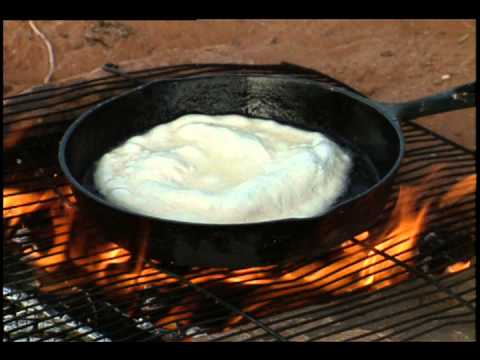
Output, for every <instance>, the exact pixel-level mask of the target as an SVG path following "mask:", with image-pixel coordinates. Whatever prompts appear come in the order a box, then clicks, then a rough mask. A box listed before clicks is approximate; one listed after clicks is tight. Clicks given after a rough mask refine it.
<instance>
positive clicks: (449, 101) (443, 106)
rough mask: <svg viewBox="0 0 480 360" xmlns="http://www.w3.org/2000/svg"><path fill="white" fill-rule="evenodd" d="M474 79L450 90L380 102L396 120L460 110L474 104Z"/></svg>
mask: <svg viewBox="0 0 480 360" xmlns="http://www.w3.org/2000/svg"><path fill="white" fill-rule="evenodd" d="M475 88H476V81H474V82H472V83H469V84H465V85H461V86H457V87H454V88H452V89H450V90H447V91H444V92H441V93H438V94H435V95H431V96H427V97H424V98H421V99H418V100H412V101H407V102H404V103H396V104H395V103H393V104H392V103H380V105H381V107H382V108H383V109H384V110H385V111H386V112H388V113H389V114H390V115H392V116H393V118H394V119H395V120H397V121H404V120H412V119H416V118H419V117H422V116H427V115H433V114H437V113H442V112H448V111H453V110H460V109H465V108H469V107H474V106H475Z"/></svg>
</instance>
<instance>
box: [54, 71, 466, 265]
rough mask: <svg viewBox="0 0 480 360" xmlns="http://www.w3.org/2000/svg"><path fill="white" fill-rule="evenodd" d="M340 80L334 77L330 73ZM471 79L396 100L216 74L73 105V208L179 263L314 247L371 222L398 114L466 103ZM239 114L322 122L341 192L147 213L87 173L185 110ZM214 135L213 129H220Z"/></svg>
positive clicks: (69, 143)
mask: <svg viewBox="0 0 480 360" xmlns="http://www.w3.org/2000/svg"><path fill="white" fill-rule="evenodd" d="M339 84H341V83H339ZM474 88H475V83H471V84H468V85H464V86H460V87H457V88H454V89H452V90H449V91H446V92H443V93H440V94H437V95H434V96H430V97H427V98H424V99H420V100H416V101H410V102H406V103H399V104H386V103H380V102H376V101H373V100H371V99H368V98H366V97H365V96H362V95H361V94H359V93H357V92H355V91H352V90H351V89H350V88H348V87H342V86H334V85H332V83H331V82H322V81H315V80H312V79H306V78H301V77H297V76H292V75H285V74H282V75H280V74H274V75H247V74H222V75H209V76H198V77H190V78H184V79H174V80H171V79H169V80H158V81H154V82H151V83H149V84H145V85H141V86H139V87H137V88H135V89H133V90H132V91H129V92H127V93H125V94H122V95H120V96H117V97H115V98H112V99H109V100H107V101H105V102H103V103H101V104H99V105H97V106H95V107H94V108H92V109H90V110H89V111H87V112H86V113H84V114H83V115H81V116H80V117H79V118H78V119H77V120H76V121H75V122H74V123H73V124H72V125H71V126H70V127H69V128H68V130H67V131H66V133H65V135H64V137H63V139H62V140H61V143H60V148H59V161H60V166H61V168H62V171H63V172H64V173H65V175H66V177H67V179H68V181H69V182H70V183H71V184H72V187H73V191H74V194H75V196H76V199H77V203H78V207H79V208H80V210H81V211H80V213H81V214H82V215H83V216H86V217H87V218H88V219H91V220H93V221H94V222H95V224H96V225H97V234H100V235H101V236H103V237H104V238H105V240H107V241H113V242H116V243H118V244H120V245H121V246H124V247H127V248H129V249H130V250H131V251H134V252H135V251H137V250H138V248H139V247H140V246H141V244H142V243H145V242H146V243H147V244H148V255H147V256H149V257H150V258H151V259H155V260H158V261H160V262H161V263H163V264H175V265H178V266H190V267H191V266H213V267H218V266H220V267H230V268H237V267H250V266H259V265H266V264H274V263H281V262H285V261H289V260H293V259H296V258H300V257H309V256H315V255H318V254H320V253H322V252H325V251H326V250H327V249H328V248H331V247H333V246H336V245H338V244H340V243H341V242H343V241H344V240H346V239H349V238H351V237H352V236H354V235H356V234H358V233H360V232H362V231H364V230H365V229H366V228H368V227H369V226H371V225H373V223H374V222H375V220H376V219H377V218H378V216H379V214H380V213H381V211H382V209H383V208H384V206H385V204H386V202H387V198H388V196H389V195H390V192H391V186H392V180H393V177H394V175H395V173H396V172H397V169H398V167H399V164H400V161H401V159H402V157H403V153H404V138H403V135H402V132H401V129H400V126H399V121H401V120H407V119H413V118H416V117H421V116H425V115H430V114H435V113H439V112H446V111H451V110H457V109H463V108H467V107H472V106H474V103H475V100H474V92H475V89H474ZM191 113H199V114H210V115H217V114H241V115H245V116H249V117H256V118H265V119H273V120H275V121H278V122H281V123H285V124H289V125H292V126H297V127H301V128H304V129H309V130H312V131H321V132H323V133H325V134H326V135H328V136H330V137H331V138H333V139H334V140H335V141H336V142H337V143H339V144H340V145H341V146H343V147H344V148H346V149H347V151H350V152H351V154H352V156H353V157H354V163H355V166H354V170H353V173H352V175H351V181H350V185H349V188H348V191H347V193H346V194H345V195H344V196H342V198H340V199H339V200H338V201H337V202H336V204H335V205H334V206H332V208H331V209H330V210H329V211H328V212H327V213H325V214H324V215H321V216H316V217H312V218H307V219H285V220H277V221H268V222H259V223H248V224H241V225H216V224H197V223H187V222H180V221H172V220H166V219H156V218H151V217H148V216H143V215H138V214H136V213H133V212H130V211H127V210H124V209H121V208H119V207H117V206H115V205H113V204H110V203H109V202H108V201H106V200H105V199H104V198H103V197H102V196H101V195H100V194H99V193H98V192H97V191H96V190H95V187H94V185H93V181H92V171H93V166H94V163H95V162H96V161H97V160H98V159H99V158H100V157H101V156H102V155H103V154H104V153H106V152H108V151H110V150H111V149H112V148H114V147H115V146H117V145H119V144H121V143H122V142H124V141H125V140H127V139H128V138H130V137H131V136H133V135H138V134H141V133H143V132H145V131H147V130H148V129H150V128H152V127H154V126H155V125H158V124H161V123H166V122H169V121H172V120H174V119H176V118H178V117H179V116H181V115H184V114H191ZM219 141H222V139H219Z"/></svg>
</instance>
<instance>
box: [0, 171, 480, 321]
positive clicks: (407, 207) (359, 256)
mask: <svg viewBox="0 0 480 360" xmlns="http://www.w3.org/2000/svg"><path fill="white" fill-rule="evenodd" d="M424 183H426V184H428V181H425V182H424ZM475 189H476V175H472V176H469V177H467V178H465V179H462V180H461V181H460V182H458V183H457V184H455V185H454V186H452V188H451V189H450V190H449V191H448V193H447V194H445V195H444V196H442V197H441V199H440V201H439V206H440V207H442V208H443V207H446V206H449V205H452V204H454V203H455V202H457V201H458V200H460V199H462V198H463V197H465V196H467V195H468V194H470V193H472V192H473V191H475ZM61 191H62V193H63V194H64V195H65V196H70V194H71V191H70V188H69V187H64V188H61ZM422 191H423V189H422V188H421V187H401V188H400V191H399V200H398V202H397V204H396V206H395V207H394V209H393V211H392V215H391V220H390V222H389V223H387V224H386V226H385V228H384V230H383V231H382V232H381V233H380V234H375V235H374V234H372V233H369V232H368V231H365V232H363V233H361V234H358V235H357V236H355V239H354V240H355V241H352V240H347V241H345V242H344V243H343V244H342V245H341V247H340V249H339V250H338V251H337V252H336V253H335V255H334V256H333V257H331V258H328V259H326V260H318V261H315V262H312V263H309V264H307V265H304V266H301V267H299V268H297V269H295V270H292V271H290V272H287V273H284V274H281V275H274V272H273V271H272V270H274V269H275V266H263V267H253V268H248V269H240V270H232V271H228V270H225V269H222V272H214V271H212V270H215V269H209V270H206V271H204V272H200V273H199V274H198V276H196V277H194V278H192V279H191V282H192V283H194V284H205V285H204V286H206V283H208V282H211V281H216V282H220V283H223V284H225V285H226V286H248V287H252V289H253V291H252V292H250V293H249V295H248V298H247V299H245V301H244V305H243V311H245V312H247V313H248V312H255V313H256V314H257V313H261V314H268V313H269V312H270V311H272V309H273V308H274V307H273V306H271V304H272V301H273V300H274V299H275V298H278V297H280V296H286V297H288V298H289V299H293V297H294V296H295V295H296V294H299V293H300V292H303V291H305V290H312V291H313V290H314V291H319V292H321V293H325V294H329V295H333V296H338V295H342V294H346V293H349V292H352V291H358V290H362V289H364V290H376V289H381V288H384V287H387V286H392V285H394V284H396V283H399V282H401V281H403V280H405V279H407V277H408V272H406V271H405V269H404V268H403V267H402V266H401V265H399V264H398V263H397V261H398V262H402V263H403V262H409V261H413V258H414V257H415V256H416V255H417V249H416V243H417V240H418V239H417V238H418V235H419V234H420V233H421V232H422V231H423V229H424V227H425V225H426V216H427V213H428V210H429V208H430V206H431V202H430V201H426V202H424V203H423V204H421V206H420V207H419V210H417V207H416V205H417V204H416V203H417V200H418V198H419V195H420V194H421V192H422ZM3 196H4V210H3V215H4V218H7V224H8V226H7V227H6V228H7V233H8V231H12V229H13V227H14V226H16V225H19V224H20V222H21V216H22V215H24V214H27V213H34V212H37V211H40V210H47V211H48V212H49V213H50V215H51V218H52V229H51V230H50V232H51V233H52V234H51V235H53V246H49V247H48V249H46V250H45V249H36V248H32V247H30V248H25V249H23V250H21V251H22V252H23V254H24V255H25V259H26V260H27V261H29V262H30V263H31V264H33V265H34V266H35V267H37V268H38V269H39V270H41V271H44V272H45V273H47V274H51V275H59V276H62V275H63V274H64V273H65V274H66V273H67V272H65V269H67V268H68V269H70V270H71V268H72V265H73V268H74V270H75V271H77V272H78V273H80V274H82V276H70V277H69V278H68V279H67V280H65V281H64V282H58V281H55V282H53V284H52V285H48V284H44V285H43V287H42V289H41V290H42V291H45V292H49V291H51V292H52V291H53V292H56V291H72V290H71V288H72V285H75V286H82V285H85V284H87V283H95V284H97V285H99V286H102V287H104V288H105V289H106V290H107V291H109V292H111V293H112V294H114V295H128V294H133V293H135V292H137V291H141V290H143V289H145V288H146V287H149V286H153V287H155V286H156V287H162V286H164V285H167V284H172V283H177V280H176V279H175V278H172V277H170V276H168V275H167V274H164V273H162V272H161V271H159V270H157V269H156V268H153V267H151V266H149V265H146V264H145V261H144V258H145V247H146V243H147V238H146V237H145V239H143V241H144V245H145V246H144V247H143V249H142V250H141V251H140V253H139V254H138V255H135V256H133V255H132V254H131V253H130V252H129V251H128V250H126V249H124V248H121V247H120V246H118V245H116V244H113V243H96V242H95V243H93V242H92V241H93V239H94V237H92V238H89V235H88V234H84V235H82V236H81V237H80V238H79V239H77V242H76V243H74V242H73V241H72V236H73V235H72V223H73V222H74V219H75V212H74V211H73V210H72V209H67V208H65V207H63V206H62V202H61V201H60V200H59V199H58V196H57V194H55V192H53V191H50V190H49V191H46V192H32V193H27V194H20V193H19V191H18V189H15V188H6V189H4V192H3ZM10 235H11V234H10ZM42 235H43V237H48V236H50V235H49V233H48V231H47V232H46V233H44V234H42ZM367 240H368V241H369V243H371V244H375V245H374V246H373V247H372V245H365V246H364V245H363V244H362V242H365V241H367ZM380 240H381V242H380ZM92 244H94V246H92ZM365 244H366V243H365ZM87 245H88V246H87ZM44 248H46V247H44ZM469 266H471V261H467V262H462V263H457V264H454V265H452V266H450V267H449V268H448V269H447V271H448V272H449V273H453V272H458V271H462V270H464V269H466V268H468V267H469ZM259 285H268V286H259ZM291 304H296V305H298V304H308V299H304V298H302V299H301V300H292V302H291ZM196 306H197V305H191V306H182V305H178V306H175V307H173V308H172V309H170V311H168V313H167V315H166V316H165V317H163V318H162V319H161V320H159V321H158V324H166V326H167V327H168V328H170V329H175V328H176V324H175V322H176V321H180V322H183V323H188V322H189V320H188V319H189V318H191V316H192V314H194V310H195V309H196ZM240 321H242V317H240V316H233V317H232V318H231V319H230V320H229V321H228V325H227V326H233V325H235V324H238V323H239V322H240ZM168 324H170V325H168Z"/></svg>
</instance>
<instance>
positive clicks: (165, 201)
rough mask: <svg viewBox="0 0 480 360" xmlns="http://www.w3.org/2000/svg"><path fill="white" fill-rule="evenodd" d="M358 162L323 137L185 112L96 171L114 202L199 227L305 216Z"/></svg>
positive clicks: (329, 197) (338, 189)
mask: <svg viewBox="0 0 480 360" xmlns="http://www.w3.org/2000/svg"><path fill="white" fill-rule="evenodd" d="M351 163H352V161H351V159H350V157H349V155H348V154H347V153H345V152H344V151H343V150H342V149H341V148H340V147H339V146H338V145H336V144H335V143H334V142H332V141H330V140H329V139H328V138H326V137H325V136H324V135H322V134H320V133H317V132H309V131H303V130H299V129H296V128H293V127H290V126H285V125H280V124H278V123H276V122H273V121H269V120H259V119H252V118H246V117H243V116H238V115H222V116H206V115H185V116H182V117H180V118H178V119H176V120H175V121H172V122H170V123H167V124H164V125H158V126H156V127H155V128H153V129H151V130H150V131H148V132H147V133H145V134H143V135H141V136H134V137H132V138H130V139H129V140H128V141H126V142H125V143H124V144H123V145H121V146H119V147H117V148H116V149H114V150H112V151H110V152H109V153H107V154H105V155H104V156H103V157H102V158H101V159H100V160H99V162H98V164H97V167H96V169H95V173H94V182H95V186H96V187H97V189H98V190H99V191H100V193H102V194H103V195H104V196H105V197H106V199H108V200H109V201H110V202H112V203H114V204H116V205H118V206H120V207H122V208H126V209H129V210H131V211H134V212H136V213H141V214H144V215H149V216H153V217H159V218H165V219H172V220H180V221H189V222H197V223H216V224H226V223H246V222H260V221H267V220H278V219H282V218H303V217H310V216H314V215H320V214H322V213H324V212H325V211H327V210H328V208H329V207H330V206H331V205H332V204H333V203H334V202H335V200H336V199H337V198H338V197H339V196H340V195H341V194H342V192H343V191H344V190H345V188H346V182H347V177H348V173H349V170H350V168H351Z"/></svg>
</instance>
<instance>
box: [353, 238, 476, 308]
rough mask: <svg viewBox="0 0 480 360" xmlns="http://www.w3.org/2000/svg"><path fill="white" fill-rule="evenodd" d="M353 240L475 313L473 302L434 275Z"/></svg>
mask: <svg viewBox="0 0 480 360" xmlns="http://www.w3.org/2000/svg"><path fill="white" fill-rule="evenodd" d="M352 241H354V242H355V243H357V244H361V245H362V246H365V248H367V249H369V250H370V251H373V252H375V253H376V254H377V255H382V256H384V257H386V258H387V259H389V260H391V261H393V262H395V263H396V264H397V265H399V266H401V267H403V268H405V269H406V270H408V271H409V272H410V273H412V274H414V275H416V276H418V277H420V278H422V279H424V280H425V281H427V282H429V283H430V284H432V285H434V286H435V287H436V288H437V289H438V290H439V291H442V292H446V293H447V294H448V295H450V296H451V297H452V298H454V299H455V300H457V301H459V302H460V303H462V304H463V305H464V306H465V307H467V308H468V309H469V310H470V311H472V312H473V313H475V308H474V307H473V306H472V305H471V303H469V302H467V301H465V300H464V299H463V298H462V297H461V296H459V295H457V294H455V293H454V292H453V291H452V290H450V289H449V288H446V287H444V286H442V285H441V284H440V283H439V282H437V281H435V279H434V278H433V277H432V276H429V274H426V273H424V272H423V271H421V270H419V269H417V268H414V267H412V266H410V265H408V264H407V263H404V262H402V261H399V260H398V259H396V258H395V257H393V256H391V255H388V254H387V253H386V252H384V251H383V250H378V249H377V248H376V247H375V246H372V245H369V244H367V243H365V242H361V241H358V240H356V239H355V238H354V239H352Z"/></svg>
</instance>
